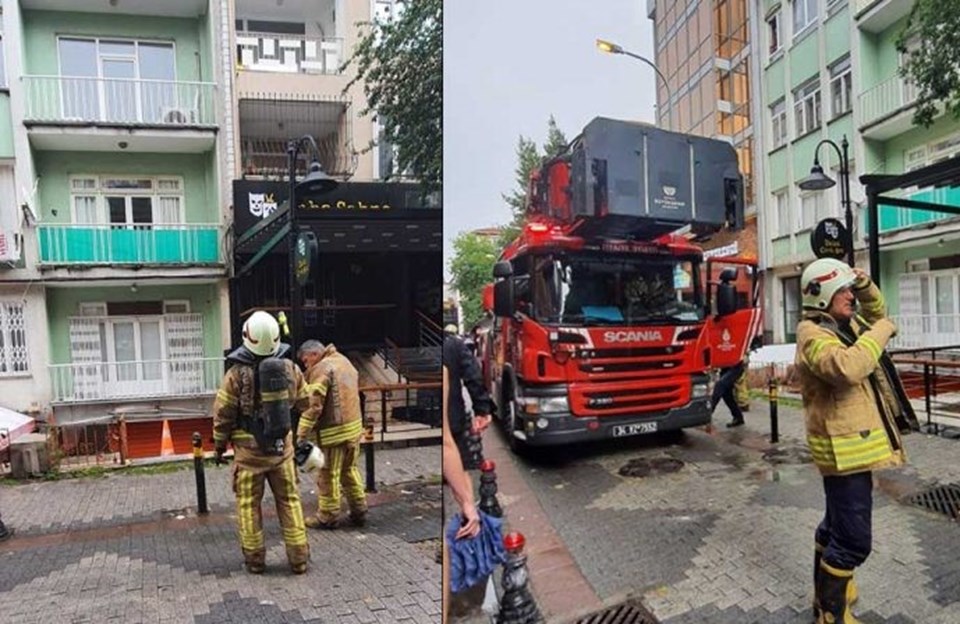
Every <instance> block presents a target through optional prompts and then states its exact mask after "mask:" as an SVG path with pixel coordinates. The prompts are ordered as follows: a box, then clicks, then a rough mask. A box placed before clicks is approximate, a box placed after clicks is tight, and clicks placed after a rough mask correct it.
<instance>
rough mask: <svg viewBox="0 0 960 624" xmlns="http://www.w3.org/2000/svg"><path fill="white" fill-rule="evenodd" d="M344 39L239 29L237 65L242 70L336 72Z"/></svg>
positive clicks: (341, 57)
mask: <svg viewBox="0 0 960 624" xmlns="http://www.w3.org/2000/svg"><path fill="white" fill-rule="evenodd" d="M342 59H343V39H341V38H337V37H323V38H321V37H304V36H302V35H279V34H275V33H256V32H238V33H237V64H238V65H239V66H240V67H241V68H243V69H250V70H255V71H271V72H284V73H292V74H293V73H318V74H339V73H340V61H341V60H342Z"/></svg>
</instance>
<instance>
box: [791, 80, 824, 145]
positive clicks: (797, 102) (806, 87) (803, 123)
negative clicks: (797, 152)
mask: <svg viewBox="0 0 960 624" xmlns="http://www.w3.org/2000/svg"><path fill="white" fill-rule="evenodd" d="M793 118H794V123H795V125H796V128H795V130H796V133H797V135H796V138H800V137H802V136H804V135H806V134H809V133H810V132H813V131H814V130H816V129H817V128H819V127H820V126H821V125H822V124H823V107H822V102H821V98H820V76H816V77H815V78H813V79H811V80H808V81H807V82H805V83H803V84H802V85H800V86H799V87H797V88H796V89H794V91H793Z"/></svg>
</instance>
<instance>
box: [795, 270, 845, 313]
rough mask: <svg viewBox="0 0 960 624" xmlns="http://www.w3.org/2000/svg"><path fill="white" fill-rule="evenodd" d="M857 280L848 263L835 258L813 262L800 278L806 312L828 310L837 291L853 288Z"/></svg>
mask: <svg viewBox="0 0 960 624" xmlns="http://www.w3.org/2000/svg"><path fill="white" fill-rule="evenodd" d="M856 279H857V274H856V273H854V272H853V269H851V268H850V267H849V266H848V265H847V263H845V262H843V261H841V260H837V259H835V258H820V259H819V260H814V261H813V262H811V263H810V264H809V265H808V266H807V268H806V269H804V270H803V275H802V276H800V292H801V293H803V308H804V309H805V310H826V309H827V308H829V307H830V301H831V300H833V296H834V295H835V294H837V291H838V290H840V289H842V288H846V287H847V286H852V285H853V283H854V282H855V281H856Z"/></svg>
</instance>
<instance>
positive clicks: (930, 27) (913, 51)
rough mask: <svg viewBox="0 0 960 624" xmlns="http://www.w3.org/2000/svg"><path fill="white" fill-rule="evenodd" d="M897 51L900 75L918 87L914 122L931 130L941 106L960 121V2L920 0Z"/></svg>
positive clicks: (900, 38) (899, 41) (911, 13)
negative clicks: (899, 61)
mask: <svg viewBox="0 0 960 624" xmlns="http://www.w3.org/2000/svg"><path fill="white" fill-rule="evenodd" d="M897 50H898V51H899V52H900V53H901V54H904V55H905V57H906V60H905V61H904V63H903V65H902V66H901V68H900V75H901V76H903V77H904V78H907V79H908V80H910V81H911V82H912V83H913V84H914V85H916V88H917V109H916V111H915V112H914V115H913V123H915V124H917V125H920V126H923V127H925V128H927V127H930V125H932V124H933V118H934V116H935V115H936V114H937V105H938V104H942V105H944V106H946V108H947V110H948V111H950V113H951V114H952V115H953V117H954V118H960V0H917V1H916V4H915V5H914V6H913V9H912V10H911V11H910V17H909V18H908V19H907V23H906V25H905V26H904V28H903V30H902V31H901V32H900V35H899V37H897Z"/></svg>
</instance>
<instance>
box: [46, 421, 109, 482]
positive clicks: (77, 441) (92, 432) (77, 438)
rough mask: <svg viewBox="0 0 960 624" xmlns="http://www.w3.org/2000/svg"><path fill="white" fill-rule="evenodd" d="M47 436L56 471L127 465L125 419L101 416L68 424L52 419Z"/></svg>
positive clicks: (51, 461)
mask: <svg viewBox="0 0 960 624" xmlns="http://www.w3.org/2000/svg"><path fill="white" fill-rule="evenodd" d="M46 433H47V452H48V453H49V460H50V469H51V470H53V471H57V470H70V469H73V468H84V467H89V466H106V465H111V464H116V465H118V466H123V465H124V463H125V459H126V458H125V456H124V449H125V447H126V443H125V437H126V432H125V431H124V427H123V419H122V418H119V417H117V416H113V415H110V416H98V417H95V418H87V419H84V420H78V421H73V422H69V423H64V424H59V423H57V422H56V420H54V419H51V421H50V422H49V423H48V427H47V431H46Z"/></svg>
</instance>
